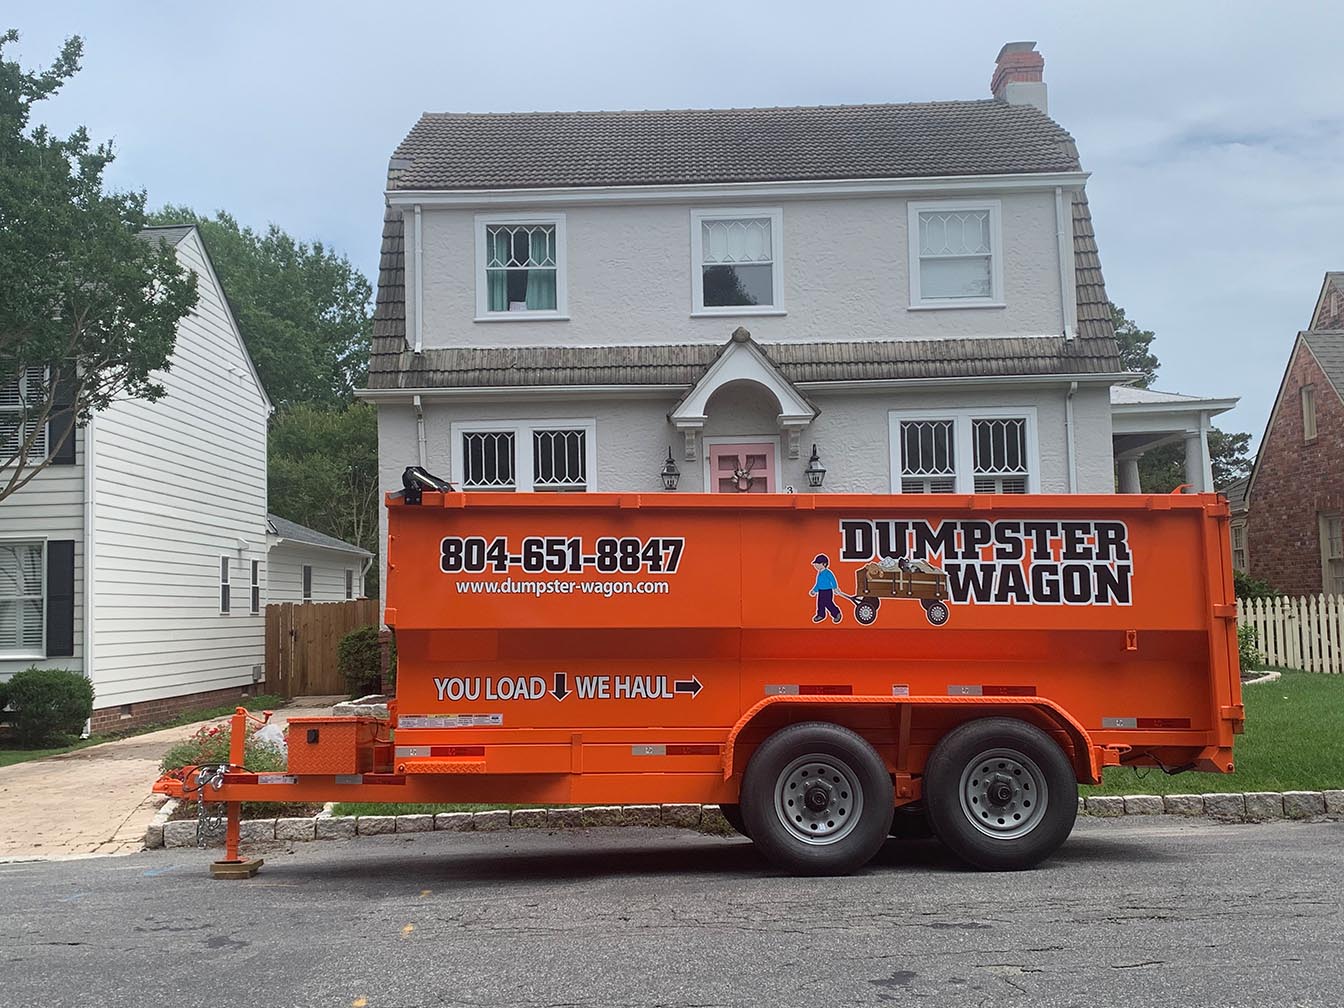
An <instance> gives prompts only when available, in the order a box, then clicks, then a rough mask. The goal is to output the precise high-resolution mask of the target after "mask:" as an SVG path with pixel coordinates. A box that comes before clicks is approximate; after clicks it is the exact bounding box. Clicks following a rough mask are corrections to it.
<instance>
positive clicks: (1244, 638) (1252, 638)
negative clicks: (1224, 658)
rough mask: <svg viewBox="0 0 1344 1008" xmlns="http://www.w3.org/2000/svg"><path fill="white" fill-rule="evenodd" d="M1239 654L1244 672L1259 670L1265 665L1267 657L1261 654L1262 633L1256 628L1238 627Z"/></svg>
mask: <svg viewBox="0 0 1344 1008" xmlns="http://www.w3.org/2000/svg"><path fill="white" fill-rule="evenodd" d="M1237 652H1238V654H1239V656H1240V658H1241V668H1242V671H1245V670H1246V669H1253V668H1259V667H1260V666H1262V665H1263V664H1264V663H1265V656H1264V655H1263V654H1261V653H1260V633H1259V631H1257V630H1256V629H1255V627H1253V626H1239V627H1237Z"/></svg>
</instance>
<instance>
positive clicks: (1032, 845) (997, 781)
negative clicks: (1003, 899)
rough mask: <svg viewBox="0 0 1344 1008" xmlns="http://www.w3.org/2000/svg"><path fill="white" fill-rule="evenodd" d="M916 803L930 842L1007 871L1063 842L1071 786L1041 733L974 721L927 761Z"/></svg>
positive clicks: (1074, 807)
mask: <svg viewBox="0 0 1344 1008" xmlns="http://www.w3.org/2000/svg"><path fill="white" fill-rule="evenodd" d="M924 804H925V807H926V808H927V809H928V813H929V823H930V824H931V825H932V826H933V831H934V833H936V834H937V836H938V839H940V840H942V841H943V843H945V844H946V845H947V846H948V848H949V849H950V850H951V851H952V852H953V853H954V854H956V855H957V856H958V857H960V858H961V859H962V860H964V861H966V862H968V863H969V864H971V865H973V866H975V867H977V868H984V869H989V870H992V871H1015V870H1017V869H1021V868H1031V867H1033V866H1035V865H1037V864H1039V863H1040V862H1042V861H1044V860H1045V859H1046V858H1048V857H1049V856H1050V855H1051V854H1053V853H1054V852H1055V851H1056V850H1058V849H1059V847H1060V845H1061V844H1063V843H1064V841H1065V840H1066V839H1067V838H1068V836H1069V833H1070V831H1072V829H1073V822H1074V819H1075V818H1077V815H1078V782H1077V778H1076V777H1075V776H1074V770H1073V766H1072V765H1071V764H1070V763H1069V760H1068V757H1066V756H1065V755H1064V752H1063V751H1062V750H1061V749H1060V748H1059V746H1058V745H1056V744H1055V742H1054V741H1053V740H1052V739H1051V738H1050V736H1048V735H1046V734H1045V732H1043V731H1041V730H1040V729H1039V728H1037V727H1035V726H1034V725H1030V724H1027V723H1026V722H1025V721H1018V720H1016V719H1014V718H1002V717H999V718H982V719H980V720H978V721H971V722H968V723H966V724H964V725H962V726H960V727H959V728H955V729H953V730H952V731H951V732H949V733H948V734H947V735H945V736H943V738H942V740H941V741H940V742H939V743H938V744H937V745H936V746H935V747H934V749H933V752H932V753H930V754H929V760H928V763H927V764H926V766H925V768H924Z"/></svg>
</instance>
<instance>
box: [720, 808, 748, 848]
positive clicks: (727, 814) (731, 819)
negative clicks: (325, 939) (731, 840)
mask: <svg viewBox="0 0 1344 1008" xmlns="http://www.w3.org/2000/svg"><path fill="white" fill-rule="evenodd" d="M719 811H720V812H722V813H723V817H724V818H725V819H727V820H728V825H729V826H731V827H732V828H733V829H735V830H737V831H738V832H739V833H741V834H742V835H743V836H744V837H746V838H747V839H748V840H750V839H751V834H750V833H748V832H747V824H746V823H745V822H743V821H742V806H741V805H720V806H719Z"/></svg>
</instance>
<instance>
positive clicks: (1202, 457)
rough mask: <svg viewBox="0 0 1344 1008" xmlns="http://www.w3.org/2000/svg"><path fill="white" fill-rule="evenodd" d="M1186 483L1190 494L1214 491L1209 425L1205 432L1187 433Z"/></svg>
mask: <svg viewBox="0 0 1344 1008" xmlns="http://www.w3.org/2000/svg"><path fill="white" fill-rule="evenodd" d="M1185 482H1187V483H1189V484H1190V490H1189V491H1187V492H1188V493H1209V492H1211V491H1212V490H1213V464H1212V462H1211V460H1210V458H1209V435H1208V429H1207V423H1206V424H1205V425H1204V429H1203V430H1197V431H1186V432H1185Z"/></svg>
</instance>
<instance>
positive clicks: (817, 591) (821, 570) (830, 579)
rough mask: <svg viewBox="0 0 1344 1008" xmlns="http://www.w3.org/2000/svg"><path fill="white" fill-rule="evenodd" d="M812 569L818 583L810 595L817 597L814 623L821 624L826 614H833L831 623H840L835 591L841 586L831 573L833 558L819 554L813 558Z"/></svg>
mask: <svg viewBox="0 0 1344 1008" xmlns="http://www.w3.org/2000/svg"><path fill="white" fill-rule="evenodd" d="M812 567H813V568H814V569H815V570H816V572H817V583H816V584H815V585H813V586H812V590H811V591H810V592H808V594H809V595H815V596H816V597H817V614H816V615H815V616H813V617H812V622H813V623H820V622H821V621H822V620H824V619H825V618H826V614H827V613H830V614H831V622H832V623H839V622H840V607H839V606H838V605H836V604H835V597H834V595H835V591H836V589H837V588H839V587H840V586H839V585H838V584H836V581H835V575H834V574H832V573H831V558H830V557H828V556H827V555H826V554H825V553H818V554H817V555H816V556H814V557H813V558H812Z"/></svg>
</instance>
